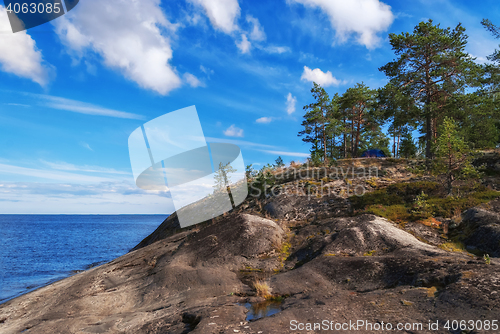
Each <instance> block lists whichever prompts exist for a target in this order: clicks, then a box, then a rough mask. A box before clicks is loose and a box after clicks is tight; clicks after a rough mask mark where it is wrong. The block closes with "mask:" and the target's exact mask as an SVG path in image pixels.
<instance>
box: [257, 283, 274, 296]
mask: <svg viewBox="0 0 500 334" xmlns="http://www.w3.org/2000/svg"><path fill="white" fill-rule="evenodd" d="M253 287H254V289H255V291H257V296H259V297H264V298H266V299H268V298H271V297H272V295H271V288H270V287H269V285H268V284H267V283H266V282H263V281H255V282H254V283H253Z"/></svg>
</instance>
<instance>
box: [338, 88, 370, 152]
mask: <svg viewBox="0 0 500 334" xmlns="http://www.w3.org/2000/svg"><path fill="white" fill-rule="evenodd" d="M375 97H376V96H375V91H374V90H372V89H369V88H368V87H367V86H366V85H365V84H364V83H360V84H359V83H358V84H356V86H354V87H352V88H349V89H347V90H346V92H345V93H344V94H343V95H342V97H341V98H340V100H339V102H340V108H341V109H342V110H343V111H344V113H345V115H346V116H347V120H348V121H349V123H350V139H351V144H350V146H351V147H350V151H351V156H352V157H357V156H358V153H359V145H360V140H361V134H362V133H363V132H364V131H365V128H367V127H373V126H375V123H376V120H375V119H376V117H375V106H376V100H375ZM345 130H347V129H345ZM345 130H344V131H345Z"/></svg>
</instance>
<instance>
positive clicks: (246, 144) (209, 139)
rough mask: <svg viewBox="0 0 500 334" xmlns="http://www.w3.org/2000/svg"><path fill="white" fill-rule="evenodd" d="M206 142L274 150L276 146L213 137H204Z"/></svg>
mask: <svg viewBox="0 0 500 334" xmlns="http://www.w3.org/2000/svg"><path fill="white" fill-rule="evenodd" d="M205 139H206V140H207V142H210V143H228V144H234V145H238V146H242V147H262V148H270V149H272V148H274V149H275V148H276V146H273V145H266V144H260V143H254V142H250V141H246V140H239V139H228V138H215V137H206V138H205Z"/></svg>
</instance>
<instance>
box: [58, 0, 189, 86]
mask: <svg viewBox="0 0 500 334" xmlns="http://www.w3.org/2000/svg"><path fill="white" fill-rule="evenodd" d="M96 8H99V10H96ZM53 22H54V23H53V24H54V25H55V27H56V33H57V34H58V35H59V38H60V39H61V40H62V42H63V43H64V44H65V45H66V46H67V47H68V48H69V49H70V52H72V53H73V54H76V55H77V56H78V57H84V56H85V52H87V51H88V52H92V51H94V52H97V53H98V54H99V55H100V56H101V57H102V59H103V61H104V64H105V65H106V66H108V67H111V68H114V69H118V70H119V71H121V72H122V73H123V75H124V76H125V77H127V78H128V79H130V80H132V81H134V82H136V83H137V84H138V85H139V86H140V87H142V88H145V89H150V90H153V91H156V92H158V93H159V94H162V95H165V94H167V93H168V92H170V91H171V90H173V89H175V88H177V87H179V86H180V85H181V79H180V78H179V76H178V75H177V73H176V71H175V69H174V68H173V67H172V66H171V65H170V64H169V63H168V62H169V61H170V59H172V48H171V47H170V41H169V38H168V37H167V36H165V32H166V31H170V32H171V33H173V32H174V31H175V29H176V26H175V25H173V24H171V23H170V22H169V21H168V20H167V19H166V17H165V15H164V14H163V12H162V10H161V8H160V0H142V1H137V0H135V1H122V0H108V1H106V3H105V4H103V3H102V2H101V1H100V0H86V1H80V3H79V4H78V6H77V7H75V9H73V10H72V11H71V12H69V13H68V14H66V15H65V16H63V17H60V18H58V19H57V20H54V21H53Z"/></svg>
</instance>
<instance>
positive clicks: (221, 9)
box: [189, 0, 240, 34]
mask: <svg viewBox="0 0 500 334" xmlns="http://www.w3.org/2000/svg"><path fill="white" fill-rule="evenodd" d="M189 1H190V2H191V3H194V4H197V5H200V6H201V7H203V9H204V11H205V14H206V15H207V16H208V18H209V20H210V23H212V26H213V27H214V28H216V29H219V30H222V31H223V32H224V33H226V34H230V33H232V32H233V31H235V30H237V29H238V25H237V24H236V23H235V21H236V20H237V18H238V17H239V16H240V6H239V4H238V0H189Z"/></svg>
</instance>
